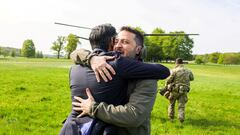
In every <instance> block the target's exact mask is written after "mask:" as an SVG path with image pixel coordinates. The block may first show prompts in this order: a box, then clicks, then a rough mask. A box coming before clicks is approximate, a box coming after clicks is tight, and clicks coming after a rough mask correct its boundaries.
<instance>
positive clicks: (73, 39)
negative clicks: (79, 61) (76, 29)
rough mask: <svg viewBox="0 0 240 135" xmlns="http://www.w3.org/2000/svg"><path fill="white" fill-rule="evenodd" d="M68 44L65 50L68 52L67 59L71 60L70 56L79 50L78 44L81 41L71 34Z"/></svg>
mask: <svg viewBox="0 0 240 135" xmlns="http://www.w3.org/2000/svg"><path fill="white" fill-rule="evenodd" d="M67 42H68V43H67V46H66V47H65V50H66V52H67V58H68V59H70V54H71V53H72V52H73V51H74V50H75V49H76V48H77V44H78V43H80V41H79V39H78V38H77V37H76V36H75V35H74V34H69V35H68V37H67Z"/></svg>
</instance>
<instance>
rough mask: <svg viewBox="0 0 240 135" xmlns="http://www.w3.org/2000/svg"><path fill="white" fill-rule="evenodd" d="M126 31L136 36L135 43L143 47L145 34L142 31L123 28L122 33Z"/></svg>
mask: <svg viewBox="0 0 240 135" xmlns="http://www.w3.org/2000/svg"><path fill="white" fill-rule="evenodd" d="M124 30H125V31H128V32H131V33H133V34H135V39H134V40H135V42H136V43H137V45H139V46H142V47H143V43H144V38H143V34H142V33H141V32H140V31H138V30H136V29H134V28H132V27H129V26H123V27H121V29H120V31H124Z"/></svg>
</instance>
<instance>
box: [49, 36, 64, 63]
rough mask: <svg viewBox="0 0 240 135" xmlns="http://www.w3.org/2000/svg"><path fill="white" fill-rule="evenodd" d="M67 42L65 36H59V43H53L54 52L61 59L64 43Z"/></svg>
mask: <svg viewBox="0 0 240 135" xmlns="http://www.w3.org/2000/svg"><path fill="white" fill-rule="evenodd" d="M65 42H66V38H65V37H64V36H58V38H57V41H54V42H53V46H52V47H51V49H52V50H54V51H56V52H57V58H58V59H59V57H60V54H61V52H62V50H63V48H64V43H65Z"/></svg>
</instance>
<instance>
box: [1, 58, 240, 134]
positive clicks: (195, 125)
mask: <svg viewBox="0 0 240 135" xmlns="http://www.w3.org/2000/svg"><path fill="white" fill-rule="evenodd" d="M71 64H72V62H71V61H69V60H56V59H24V58H15V59H12V58H9V59H3V58H0V135H15V134H17V135H18V134H20V135H21V134H23V135H28V134H29V135H37V134H40V135H45V134H46V135H48V134H49V135H52V134H58V132H59V130H60V128H61V126H62V124H61V123H62V121H63V120H64V118H66V116H67V115H68V113H69V112H70V109H71V103H70V90H69V88H68V85H69V83H68V70H69V67H70V66H71ZM167 66H168V67H170V68H171V67H173V65H171V64H167ZM187 66H188V67H189V68H190V69H191V70H192V71H193V73H194V75H195V81H194V82H192V84H191V87H192V89H191V91H190V93H189V101H188V103H187V108H186V121H185V122H184V124H183V125H180V123H179V122H178V120H177V119H176V120H175V121H174V122H169V120H168V117H167V106H168V102H167V100H166V99H165V98H164V97H162V96H160V95H159V94H158V96H157V99H156V103H155V106H154V109H153V112H152V134H153V135H159V134H169V135H176V134H179V135H186V134H189V135H209V134H214V135H215V134H216V135H225V134H230V135H236V134H239V133H240V66H223V65H187ZM163 84H164V82H163V81H159V87H162V86H163ZM176 112H177V108H176ZM176 116H177V115H176Z"/></svg>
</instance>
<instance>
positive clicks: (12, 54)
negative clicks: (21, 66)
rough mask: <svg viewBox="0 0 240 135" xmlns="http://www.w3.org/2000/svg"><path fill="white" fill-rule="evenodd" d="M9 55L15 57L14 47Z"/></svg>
mask: <svg viewBox="0 0 240 135" xmlns="http://www.w3.org/2000/svg"><path fill="white" fill-rule="evenodd" d="M11 56H12V57H15V56H16V49H12V50H11Z"/></svg>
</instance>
